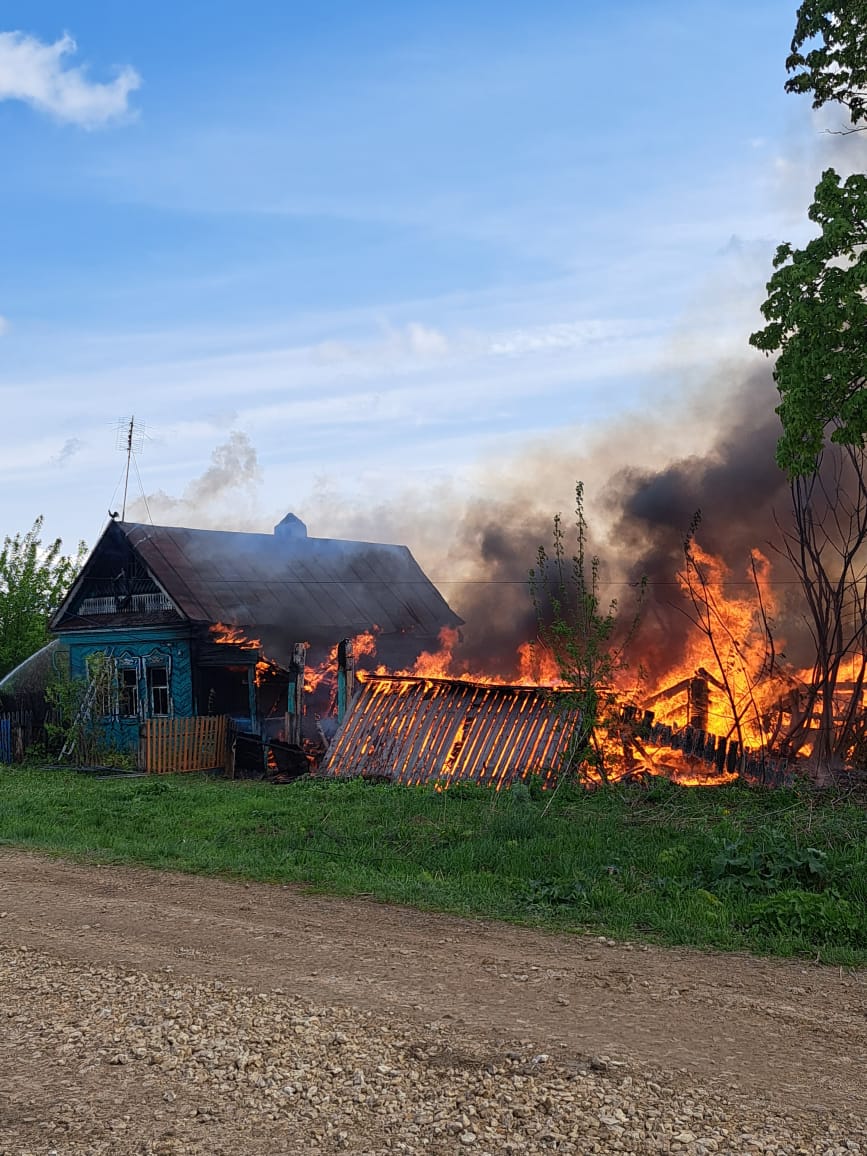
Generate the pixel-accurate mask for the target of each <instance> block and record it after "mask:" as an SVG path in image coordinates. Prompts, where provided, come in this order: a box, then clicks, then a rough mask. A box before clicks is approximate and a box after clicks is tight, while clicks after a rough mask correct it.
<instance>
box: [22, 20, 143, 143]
mask: <svg viewBox="0 0 867 1156" xmlns="http://www.w3.org/2000/svg"><path fill="white" fill-rule="evenodd" d="M76 51H77V45H76V43H75V41H74V40H73V39H72V37H71V36H69V35H64V36H62V37H61V38H60V39H59V40H56V41H55V42H54V43H53V44H45V43H43V42H42V41H41V40H37V39H36V37H35V36H28V35H27V34H26V33H24V32H0V100H21V101H24V102H25V103H26V104H30V105H32V106H33V107H34V108H36V109H39V110H40V111H41V112H47V113H50V114H51V115H52V116H56V117H57V118H58V119H59V120H64V121H69V122H70V123H72V124H78V125H81V126H83V127H84V128H93V127H94V126H96V125H99V124H104V123H105V122H106V121H109V120H113V119H114V118H115V117H118V116H122V115H123V114H124V113H125V112H126V111H127V107H128V97H129V94H130V93H131V92H133V91H134V90H135V89H137V88H138V87H139V85H140V84H141V78H140V77H139V75H138V73H137V72H136V71H135V69H133V68H129V67H127V68H123V69H121V71H120V72H119V73H118V75H117V76H116V77H115V78H114V80H112V81H109V82H108V83H105V84H100V83H99V82H96V81H91V80H89V79H88V77H87V75H86V72H85V69H84V68H73V67H69V66H67V63H66V61H65V60H64V57H66V56H69V55H71V54H72V53H74V52H76Z"/></svg>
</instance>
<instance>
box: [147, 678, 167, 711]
mask: <svg viewBox="0 0 867 1156" xmlns="http://www.w3.org/2000/svg"><path fill="white" fill-rule="evenodd" d="M148 702H149V705H150V713H151V716H152V717H154V716H157V715H167V714H168V713H169V668H168V667H167V666H149V667H148Z"/></svg>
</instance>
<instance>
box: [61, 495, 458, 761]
mask: <svg viewBox="0 0 867 1156" xmlns="http://www.w3.org/2000/svg"><path fill="white" fill-rule="evenodd" d="M461 622H462V620H461V619H460V618H458V616H457V615H456V614H454V613H453V612H452V610H451V609H450V608H449V606H448V605H447V604H446V602H445V600H444V599H443V597H442V596H441V595H440V593H439V591H438V590H437V589H436V587H435V586H434V585H433V584H432V583H431V582H430V580H429V579H428V578H427V577H426V575H425V574H424V572H423V571H422V569H421V567H420V566H419V565H418V563H417V562H416V560H415V558H414V557H413V556H412V554H411V553H410V551H409V550H408V549H407V547H405V546H399V545H387V544H381V543H372V542H354V541H344V540H338V539H332V538H311V537H309V536H308V534H307V529H306V527H305V525H304V523H303V522H301V521H300V520H299V519H298V518H297V517H296V516H295V515H294V514H289V515H287V517H286V518H284V519H283V521H282V522H280V523H279V524H278V525H277V526H276V527H275V530H274V533H273V534H248V533H235V532H226V531H219V530H195V529H189V528H185V527H178V526H151V525H144V524H140V523H132V522H110V523H109V525H108V526H107V527H106V529H105V531H104V533H103V534H102V537H101V538H100V539H99V541H98V542H97V544H96V546H95V547H94V549H93V551H92V553H91V555H90V557H89V558H88V560H87V562H86V563H85V566H84V568H83V570H82V572H81V574H80V575H79V577H78V579H77V580H76V582H75V583H74V585H73V586H72V588H71V590H70V591H69V593H68V594H67V596H66V598H65V600H64V602H63V604H62V605H61V607H60V608H59V610H58V611H57V613H56V615H55V616H54V619H53V622H52V629H53V631H54V632H55V634H56V635H57V636H58V637H59V638H61V639H62V640H63V642H64V643H65V644H66V645H67V646H68V648H69V653H70V671H71V673H72V675H73V677H78V678H82V679H85V680H87V681H88V682H89V683H90V684H91V686H92V688H93V696H95V697H96V698H98V699H99V711H98V713H99V714H100V716H101V717H102V718H103V720H104V727H105V729H106V731H107V732H108V733H107V739H108V740H109V741H110V743H111V745H115V746H118V747H121V748H127V749H135V747H136V745H137V743H138V740H139V727H140V724H141V723H142V722H144V721H145V720H148V719H154V718H167V717H179V718H184V717H191V716H194V715H228V716H229V717H231V718H232V719H233V720H234V722H235V724H236V727H237V728H238V729H239V730H241V731H246V732H249V733H252V734H257V735H266V736H267V737H269V738H275V737H279V732H280V731H281V730H282V729H283V728H284V726H285V724H286V722H287V719H288V716H290V715H293V714H295V715H296V722H298V723H300V719H298V718H297V714H298V712H299V710H300V702H301V695H300V690H301V686H302V685H303V670H304V663H305V662H306V660H307V654H308V651H309V653H310V656H311V661H315V660H316V658H317V656H319V657H321V658H323V659H324V658H325V656H326V655H327V654H328V652H329V650H330V649H331V648H332V647H334V645H335V644H336V643H338V642H339V641H340V640H341V639H344V638H350V637H353V636H355V635H358V634H360V633H362V632H365V631H371V630H373V629H377V631H378V647H379V651H380V653H381V654H383V655H384V657H385V661H388V662H394V663H395V664H401V663H402V662H405V661H410V662H411V661H412V660H413V659H414V658H415V657H416V656H417V655H418V654H419V653H421V652H422V651H424V650H425V648H426V647H428V648H429V647H430V646H431V645H432V643H433V642H434V641H435V640H436V638H437V636H438V634H439V632H440V631H441V630H442V629H443V628H444V627H452V628H453V627H457V626H459V625H461ZM100 672H101V673H100ZM106 672H107V674H106ZM284 737H285V736H284ZM297 737H300V727H299V728H297V729H296V741H297Z"/></svg>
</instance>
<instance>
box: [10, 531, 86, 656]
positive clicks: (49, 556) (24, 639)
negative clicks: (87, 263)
mask: <svg viewBox="0 0 867 1156" xmlns="http://www.w3.org/2000/svg"><path fill="white" fill-rule="evenodd" d="M42 523H43V519H42V516H41V515H40V516H39V517H38V518H37V519H36V521H35V522H34V523H33V525H32V526H31V528H30V529H29V530H28V531H27V532H26V533H25V534H20V533H19V534H14V535H12V536H9V535H7V536H6V537H5V538H4V539H3V546H2V549H0V678H2V677H3V676H4V675H6V674H8V673H9V671H11V670H14V669H15V667H16V666H18V664H19V663H21V662H23V661H24V660H25V658H29V657H30V655H31V654H35V653H36V651H37V650H39V648H40V647H42V646H44V645H45V644H46V643H47V642H48V623H49V621H50V619H51V615H52V614H53V612H54V611H55V610H56V609H57V607H58V606H59V605H60V603H61V601H62V599H63V596H64V595H65V594H66V592H67V590H68V589H69V587H70V585H71V584H72V582H73V581H74V579H75V576H76V575H77V574H78V571H79V570H80V569H81V565H82V563H83V561H84V556H85V554H86V553H87V547H86V546H85V544H84V542H79V544H78V549H77V550H76V552H75V554H72V555H65V554H64V553H63V543H62V542H61V540H60V538H55V539H54V541H53V542H49V543H45V542H43V540H42Z"/></svg>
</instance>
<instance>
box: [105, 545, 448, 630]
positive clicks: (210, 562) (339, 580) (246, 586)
mask: <svg viewBox="0 0 867 1156" xmlns="http://www.w3.org/2000/svg"><path fill="white" fill-rule="evenodd" d="M120 529H121V530H122V531H123V533H124V534H125V535H126V537H127V539H128V541H129V542H130V544H131V545H132V546H133V547H134V548H135V550H136V551H137V552H138V554H139V556H140V557H141V558H142V560H143V561H144V562H145V564H146V565H147V567H148V569H149V570H150V571H151V573H152V574H153V575H154V577H155V578H156V579H157V581H158V582H159V583H160V585H161V586H163V587H164V589H165V590H166V592H167V593H168V594H169V595H170V596H171V598H172V599H173V601H174V602H175V604H176V605H177V606H178V607H179V608H180V609H181V611H182V612H183V613H184V614H185V615H186V616H187V617H188V618H190V619H192V620H193V621H196V622H229V623H234V624H238V625H243V626H247V627H257V626H267V625H279V626H280V627H281V628H282V629H283V630H285V631H286V632H287V633H289V634H294V636H295V637H297V638H306V637H308V635H311V634H312V635H315V634H316V633H317V632H318V633H320V634H322V635H327V636H328V637H329V638H330V639H331V640H333V639H334V638H336V637H338V636H341V637H342V636H345V635H352V634H355V633H358V632H360V631H363V630H369V629H370V628H371V627H372V626H374V625H376V626H378V627H379V628H380V629H381V631H382V632H383V633H386V634H389V633H398V632H401V631H410V630H411V631H413V632H415V633H417V634H422V635H425V636H434V635H436V634H437V633H438V632H439V631H440V630H441V629H442V627H443V626H459V625H461V623H462V619H460V618H459V617H458V616H457V615H456V614H455V613H454V612H453V611H452V610H451V609H450V607H449V606H448V604H447V603H446V601H445V599H444V598H443V597H442V595H441V594H440V593H439V591H438V590H437V589H436V587H435V586H434V585H433V583H432V582H431V581H430V579H429V578H427V576H426V575H425V573H424V571H423V570H422V569H421V567H420V566H419V564H418V563H417V562H416V560H415V558H414V557H413V556H412V554H411V552H410V551H409V550H408V549H407V547H406V546H392V545H384V544H381V543H375V542H351V541H343V540H340V539H334V538H302V537H298V538H291V539H286V538H281V537H279V536H275V535H271V534H244V533H232V532H228V531H224V530H191V529H186V528H183V527H178V526H148V525H144V524H141V523H122V524H120Z"/></svg>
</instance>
